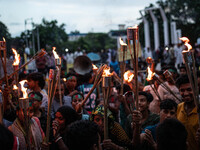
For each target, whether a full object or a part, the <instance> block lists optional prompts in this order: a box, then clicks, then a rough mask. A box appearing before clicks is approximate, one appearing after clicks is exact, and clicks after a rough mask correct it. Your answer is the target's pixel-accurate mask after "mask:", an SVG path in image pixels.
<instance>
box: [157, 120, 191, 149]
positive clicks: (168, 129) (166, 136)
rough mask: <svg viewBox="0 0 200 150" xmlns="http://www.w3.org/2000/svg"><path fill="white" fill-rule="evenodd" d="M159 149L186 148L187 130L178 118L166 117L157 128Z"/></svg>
mask: <svg viewBox="0 0 200 150" xmlns="http://www.w3.org/2000/svg"><path fill="white" fill-rule="evenodd" d="M156 141H157V150H169V149H170V150H186V149H187V145H186V141H187V131H186V129H185V126H184V125H183V124H182V123H181V122H180V121H178V120H177V119H172V118H170V119H165V120H164V121H163V122H162V123H160V124H159V125H158V127H157V128H156Z"/></svg>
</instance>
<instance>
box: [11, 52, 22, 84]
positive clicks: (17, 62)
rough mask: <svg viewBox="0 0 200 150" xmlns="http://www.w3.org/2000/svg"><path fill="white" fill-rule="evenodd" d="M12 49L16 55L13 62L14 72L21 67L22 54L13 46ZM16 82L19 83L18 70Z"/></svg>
mask: <svg viewBox="0 0 200 150" xmlns="http://www.w3.org/2000/svg"><path fill="white" fill-rule="evenodd" d="M12 51H13V53H14V57H15V60H14V62H13V67H14V72H15V71H16V70H17V69H19V62H20V55H19V54H18V53H17V51H16V50H15V49H14V48H12ZM15 82H16V84H18V73H17V72H16V74H15Z"/></svg>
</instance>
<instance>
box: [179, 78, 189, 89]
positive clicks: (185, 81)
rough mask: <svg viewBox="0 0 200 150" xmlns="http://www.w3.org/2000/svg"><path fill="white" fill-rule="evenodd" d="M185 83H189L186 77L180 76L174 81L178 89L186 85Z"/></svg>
mask: <svg viewBox="0 0 200 150" xmlns="http://www.w3.org/2000/svg"><path fill="white" fill-rule="evenodd" d="M186 83H190V81H189V78H188V76H187V75H181V76H180V77H179V78H178V79H177V80H176V85H177V87H178V88H180V86H181V85H182V84H186Z"/></svg>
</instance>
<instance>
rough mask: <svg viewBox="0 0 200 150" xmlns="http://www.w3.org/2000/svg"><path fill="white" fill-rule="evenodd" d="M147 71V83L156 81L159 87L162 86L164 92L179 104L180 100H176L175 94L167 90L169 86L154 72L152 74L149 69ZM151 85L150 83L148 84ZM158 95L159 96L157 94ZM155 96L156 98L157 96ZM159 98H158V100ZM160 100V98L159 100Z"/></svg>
mask: <svg viewBox="0 0 200 150" xmlns="http://www.w3.org/2000/svg"><path fill="white" fill-rule="evenodd" d="M147 71H148V76H147V78H146V79H147V81H149V82H151V81H152V80H157V81H158V82H159V84H160V86H162V87H163V88H164V89H165V90H166V91H168V92H169V93H170V94H172V95H173V96H174V97H175V98H176V99H177V100H178V101H179V102H181V99H180V98H178V97H177V96H176V94H175V93H174V92H173V91H172V90H171V89H170V88H169V86H168V85H167V84H166V83H165V82H164V81H163V80H162V79H161V78H160V77H159V75H157V74H156V73H155V72H154V73H153V72H152V71H151V69H150V68H149V67H148V68H147ZM150 85H151V83H150ZM158 95H159V94H158ZM158 95H157V96H158ZM159 97H160V96H158V98H159ZM159 99H160V100H161V98H159Z"/></svg>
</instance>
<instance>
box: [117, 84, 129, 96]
mask: <svg viewBox="0 0 200 150" xmlns="http://www.w3.org/2000/svg"><path fill="white" fill-rule="evenodd" d="M116 89H117V90H119V91H120V90H121V85H120V84H119V85H118V86H117V87H116ZM128 91H131V88H130V86H129V85H128V84H124V85H123V94H125V93H126V92H128Z"/></svg>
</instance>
